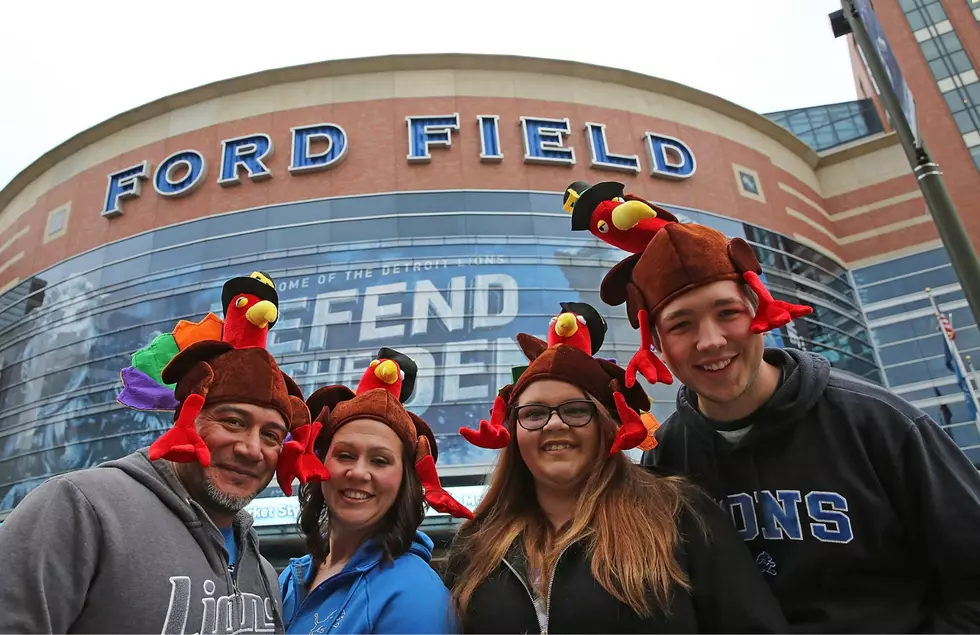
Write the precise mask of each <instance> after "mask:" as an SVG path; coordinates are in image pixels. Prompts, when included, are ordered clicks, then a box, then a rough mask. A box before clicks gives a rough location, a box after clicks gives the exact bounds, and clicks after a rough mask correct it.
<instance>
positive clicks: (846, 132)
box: [834, 118, 858, 141]
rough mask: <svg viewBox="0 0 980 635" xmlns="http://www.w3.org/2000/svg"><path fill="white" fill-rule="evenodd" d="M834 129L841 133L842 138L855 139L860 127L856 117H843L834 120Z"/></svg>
mask: <svg viewBox="0 0 980 635" xmlns="http://www.w3.org/2000/svg"><path fill="white" fill-rule="evenodd" d="M834 129H835V130H836V131H837V134H838V135H840V138H841V140H842V141H843V140H847V139H853V138H855V137H856V136H858V127H857V122H856V120H855V119H853V118H851V119H841V120H839V121H835V122H834Z"/></svg>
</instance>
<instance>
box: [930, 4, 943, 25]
mask: <svg viewBox="0 0 980 635" xmlns="http://www.w3.org/2000/svg"><path fill="white" fill-rule="evenodd" d="M925 9H926V16H927V18H926V19H927V20H929V24H936V23H937V22H942V21H943V20H945V19H946V12H945V11H943V5H941V4H939V2H938V1H936V2H933V3H931V4H929V5H927V6H926V7H925Z"/></svg>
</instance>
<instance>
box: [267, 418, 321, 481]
mask: <svg viewBox="0 0 980 635" xmlns="http://www.w3.org/2000/svg"><path fill="white" fill-rule="evenodd" d="M312 432H313V429H312V428H311V427H310V424H306V425H302V426H299V427H298V428H296V429H295V430H293V431H292V433H291V434H292V438H291V439H290V440H289V441H286V442H285V443H284V444H283V446H282V450H280V451H279V463H277V464H276V482H278V483H279V489H281V490H282V491H283V493H284V494H286V496H292V495H293V480H294V479H296V478H299V473H300V459H301V457H302V456H303V453H304V452H305V451H306V442H307V441H308V440H309V438H310V436H311V435H312Z"/></svg>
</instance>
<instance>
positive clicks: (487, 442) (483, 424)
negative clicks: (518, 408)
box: [459, 394, 510, 450]
mask: <svg viewBox="0 0 980 635" xmlns="http://www.w3.org/2000/svg"><path fill="white" fill-rule="evenodd" d="M506 416H507V402H506V401H504V398H503V397H501V396H500V395H499V394H498V395H497V398H496V399H494V400H493V411H492V412H491V414H490V421H489V422H488V421H487V420H486V419H482V420H480V429H479V430H472V429H470V428H460V429H459V433H460V434H461V435H462V436H463V438H464V439H466V440H467V441H469V442H470V443H472V444H473V445H475V446H476V447H478V448H485V449H487V450H501V449H503V448H506V447H507V445H508V444H509V443H510V432H508V430H507V426H506V425H505V423H504V420H505V418H506Z"/></svg>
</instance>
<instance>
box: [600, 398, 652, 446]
mask: <svg viewBox="0 0 980 635" xmlns="http://www.w3.org/2000/svg"><path fill="white" fill-rule="evenodd" d="M613 400H614V401H615V402H616V412H617V413H619V421H620V426H619V430H618V431H617V432H616V439H615V440H614V441H613V444H612V447H611V448H609V456H612V455H614V454H616V453H617V452H619V451H620V450H631V449H633V448H635V447H636V446H638V445H640V444H641V443H643V441H645V440H646V438H647V427H646V426H645V425H643V421H642V420H641V419H640V415H639V414H637V412H636V411H635V410H633V409H632V408H630V407H629V406H628V405H627V404H626V399H624V398H623V394H622V393H619V392H614V393H613Z"/></svg>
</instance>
